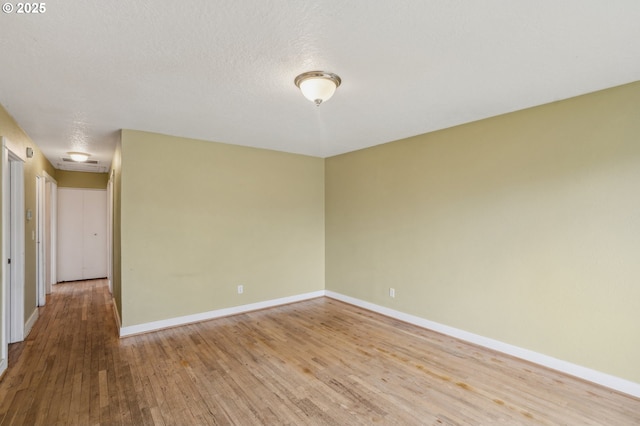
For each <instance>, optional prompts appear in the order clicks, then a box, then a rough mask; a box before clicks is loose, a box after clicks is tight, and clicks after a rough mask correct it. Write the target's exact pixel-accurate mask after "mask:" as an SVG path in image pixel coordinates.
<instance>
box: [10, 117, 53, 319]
mask: <svg viewBox="0 0 640 426" xmlns="http://www.w3.org/2000/svg"><path fill="white" fill-rule="evenodd" d="M0 136H4V137H6V138H7V139H8V142H9V144H10V148H11V150H12V151H13V152H15V154H16V155H19V156H20V157H21V158H23V159H24V181H25V183H24V201H25V215H26V211H27V210H31V212H32V217H33V219H31V220H25V247H24V249H25V259H24V260H25V288H24V315H25V321H27V319H28V318H29V317H30V316H31V315H32V314H33V313H34V311H35V309H36V294H37V288H36V242H35V239H34V238H33V235H34V233H35V230H36V216H35V214H36V176H42V175H43V173H42V172H43V171H45V172H47V173H48V174H49V175H50V176H51V177H53V178H55V177H56V170H55V169H54V168H53V166H52V165H51V163H50V162H49V160H47V159H46V158H45V157H44V155H42V152H41V151H40V149H39V148H38V146H37V145H36V144H35V143H33V141H32V140H31V138H29V136H28V135H27V134H26V133H25V132H24V131H23V130H22V128H20V126H19V125H18V123H17V122H16V121H15V120H14V119H13V117H11V115H9V113H8V112H7V111H6V110H5V109H4V107H3V106H2V105H0ZM27 147H29V148H33V151H34V155H33V157H32V158H26V150H27ZM1 168H2V164H1V162H0V172H1ZM0 176H2V175H1V174H0ZM0 203H1V197H0ZM1 211H2V210H0V212H1ZM0 232H2V230H1V229H0ZM1 267H2V265H0V268H1ZM3 307H4V304H3V303H0V309H3ZM1 317H2V316H1V315H0V318H1ZM0 321H1V319H0ZM2 327H4V325H2Z"/></svg>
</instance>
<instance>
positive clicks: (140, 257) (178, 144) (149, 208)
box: [121, 130, 324, 326]
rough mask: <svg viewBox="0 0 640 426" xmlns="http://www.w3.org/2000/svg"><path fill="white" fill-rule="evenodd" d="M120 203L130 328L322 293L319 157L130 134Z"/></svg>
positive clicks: (125, 303)
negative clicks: (240, 287)
mask: <svg viewBox="0 0 640 426" xmlns="http://www.w3.org/2000/svg"><path fill="white" fill-rule="evenodd" d="M121 197H122V199H121V202H122V205H121V213H122V223H121V239H122V240H121V244H122V247H121V250H122V251H121V258H122V322H123V325H124V326H130V325H136V324H141V323H146V322H150V321H155V320H161V319H167V318H173V317H178V316H183V315H188V314H195V313H200V312H207V311H211V310H215V309H221V308H228V307H232V306H238V305H243V304H247V303H254V302H259V301H264V300H270V299H276V298H281V297H286V296H293V295H299V294H302V293H307V292H312V291H318V290H322V289H324V161H323V160H322V159H320V158H314V157H307V156H301V155H293V154H286V153H281V152H275V151H268V150H262V149H256V148H247V147H241V146H233V145H225V144H220V143H213V142H204V141H198V140H193V139H185V138H178V137H172V136H165V135H159V134H152V133H145V132H139V131H132V130H123V131H122V194H121ZM239 284H242V285H244V294H242V295H238V294H237V292H236V287H237V285H239Z"/></svg>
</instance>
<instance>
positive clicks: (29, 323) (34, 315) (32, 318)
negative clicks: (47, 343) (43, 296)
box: [23, 308, 40, 340]
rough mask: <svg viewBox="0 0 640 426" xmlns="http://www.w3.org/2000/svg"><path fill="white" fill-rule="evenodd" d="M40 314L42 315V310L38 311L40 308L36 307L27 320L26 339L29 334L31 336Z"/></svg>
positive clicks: (25, 325) (25, 326) (25, 324)
mask: <svg viewBox="0 0 640 426" xmlns="http://www.w3.org/2000/svg"><path fill="white" fill-rule="evenodd" d="M39 316H40V311H38V308H35V309H34V310H33V312H32V313H31V316H30V317H29V319H28V320H27V322H25V323H24V339H26V338H27V336H29V333H31V329H32V328H33V325H34V324H35V323H36V321H37V320H38V317H39ZM24 339H23V340H24Z"/></svg>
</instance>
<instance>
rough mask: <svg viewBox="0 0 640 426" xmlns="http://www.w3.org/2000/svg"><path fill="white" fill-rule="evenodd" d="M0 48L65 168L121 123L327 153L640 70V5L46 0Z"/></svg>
mask: <svg viewBox="0 0 640 426" xmlns="http://www.w3.org/2000/svg"><path fill="white" fill-rule="evenodd" d="M0 58H1V62H0V103H2V104H3V105H4V106H5V108H6V109H7V110H8V111H9V113H10V114H12V115H13V116H14V117H15V118H16V120H17V121H18V123H19V124H20V125H21V126H22V127H23V128H24V129H25V131H26V132H27V133H28V134H29V135H30V136H31V138H32V139H33V140H34V141H35V142H36V143H37V144H38V145H39V146H40V147H41V149H42V150H43V152H44V153H45V155H46V156H47V157H48V158H49V160H50V161H51V162H52V163H53V164H54V165H56V164H58V163H60V158H61V157H62V156H64V154H65V153H66V152H67V151H71V150H80V151H88V152H90V153H91V154H92V155H93V157H92V159H94V160H99V161H100V165H101V166H105V167H108V165H109V163H110V161H111V157H112V155H113V149H114V143H115V138H116V134H117V131H118V130H119V129H121V128H130V129H138V130H145V131H151V132H159V133H166V134H172V135H178V136H185V137H192V138H198V139H205V140H212V141H218V142H225V143H231V144H238V145H247V146H254V147H261V148H269V149H275V150H281V151H287V152H294V153H302V154H308V155H314V156H321V157H326V156H331V155H335V154H339V153H343V152H348V151H353V150H356V149H360V148H364V147H367V146H372V145H376V144H380V143H384V142H388V141H392V140H396V139H400V138H403V137H407V136H412V135H416V134H421V133H425V132H429V131H433V130H437V129H442V128H446V127H450V126H453V125H457V124H461V123H465V122H469V121H473V120H478V119H481V118H485V117H489V116H493V115H498V114H502V113H506V112H509V111H514V110H518V109H522V108H527V107H530V106H534V105H540V104H543V103H548V102H552V101H556V100H559V99H564V98H568V97H572V96H575V95H580V94H583V93H588V92H592V91H595V90H599V89H604V88H608V87H612V86H616V85H620V84H624V83H629V82H632V81H637V80H640V1H638V0H602V1H599V0H563V1H557V0H538V1H524V0H521V1H514V0H486V1H475V0H457V1H456V0H449V1H435V0H415V1H406V0H405V1H403V0H394V1H393V2H392V1H382V0H377V1H375V0H368V1H351V0H350V1H345V0H329V1H293V0H291V1H288V0H255V1H248V0H244V1H243V0H232V1H175V0H171V1H169V0H138V1H127V2H124V1H104V0H67V1H50V2H46V12H45V13H43V14H39V15H33V14H32V15H26V14H16V13H15V12H13V13H11V14H6V13H2V14H1V16H0ZM316 69H318V70H325V71H330V72H334V73H337V74H338V75H340V77H341V78H342V81H343V83H342V86H341V87H340V88H339V89H338V91H337V92H336V94H335V95H334V97H333V98H332V99H331V100H330V101H328V102H327V103H326V104H323V105H321V106H320V107H316V106H314V105H313V104H312V103H311V102H309V101H307V100H306V99H305V98H304V97H303V96H302V95H301V94H300V93H299V91H298V89H297V88H296V87H295V86H294V84H293V80H294V78H295V76H296V75H298V74H299V73H302V72H304V71H311V70H316Z"/></svg>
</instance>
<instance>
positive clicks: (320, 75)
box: [294, 71, 342, 106]
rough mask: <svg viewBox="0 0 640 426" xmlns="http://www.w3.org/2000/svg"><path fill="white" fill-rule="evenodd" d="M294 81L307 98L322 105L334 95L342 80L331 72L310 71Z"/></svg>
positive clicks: (317, 104)
mask: <svg viewBox="0 0 640 426" xmlns="http://www.w3.org/2000/svg"><path fill="white" fill-rule="evenodd" d="M294 83H295V84H296V86H298V88H299V89H300V91H301V92H302V94H303V95H304V97H305V98H307V99H309V100H310V101H311V102H313V103H315V104H316V106H320V104H321V103H323V102H326V101H328V100H329V99H330V98H331V96H333V94H334V93H335V91H336V89H337V88H338V86H340V83H342V80H341V79H340V77H338V76H337V75H335V74H333V73H330V72H325V71H309V72H305V73H302V74H300V75H299V76H297V77H296V79H295V80H294Z"/></svg>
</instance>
